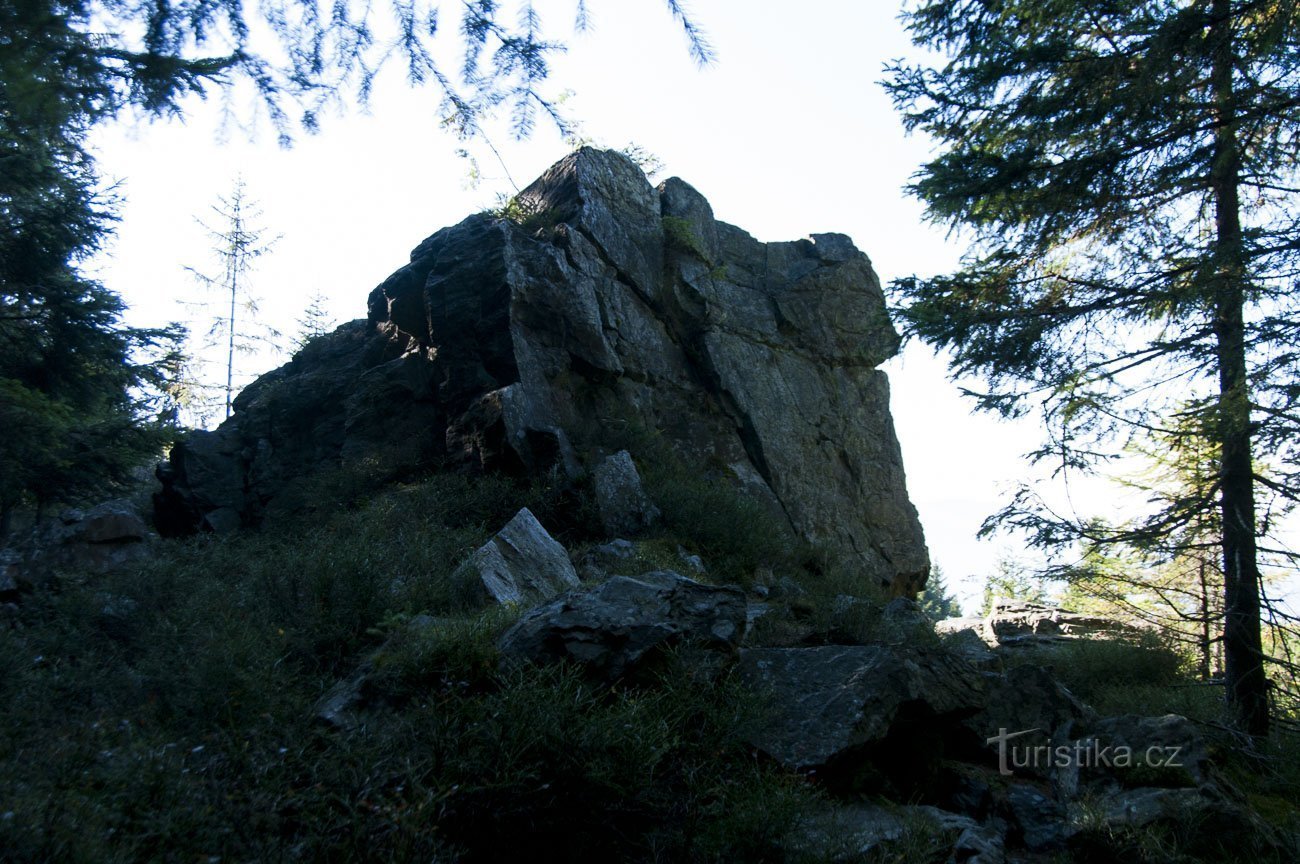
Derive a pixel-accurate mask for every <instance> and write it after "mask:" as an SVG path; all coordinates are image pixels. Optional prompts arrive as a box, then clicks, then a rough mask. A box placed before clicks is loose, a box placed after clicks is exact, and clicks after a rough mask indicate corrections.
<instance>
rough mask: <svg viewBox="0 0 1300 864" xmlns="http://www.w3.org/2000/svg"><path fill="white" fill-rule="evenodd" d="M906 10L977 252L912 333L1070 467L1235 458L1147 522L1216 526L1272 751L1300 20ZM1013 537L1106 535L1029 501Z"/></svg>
mask: <svg viewBox="0 0 1300 864" xmlns="http://www.w3.org/2000/svg"><path fill="white" fill-rule="evenodd" d="M905 18H906V21H907V24H908V27H909V28H910V30H911V33H912V36H913V39H914V41H915V42H916V43H917V44H919V45H922V46H925V47H928V48H932V49H936V50H938V51H940V52H942V54H943V56H944V57H945V58H946V59H945V60H944V61H943V62H942V63H939V64H936V65H934V66H928V65H904V64H896V65H895V66H893V67H891V69H890V71H889V76H890V78H889V81H888V83H887V86H888V87H889V88H890V89H891V91H892V94H893V96H894V99H895V101H896V104H897V105H898V106H899V108H900V109H901V110H902V112H903V115H904V118H905V122H906V124H907V125H908V127H909V128H911V129H919V130H923V131H924V132H926V133H928V134H929V135H931V136H933V137H934V139H935V140H936V141H937V142H938V143H939V144H940V146H941V152H940V154H939V155H938V156H937V157H936V158H935V159H934V160H932V161H930V162H929V163H927V164H926V165H924V166H923V167H922V169H921V170H920V172H919V174H918V175H917V177H916V180H915V182H914V184H913V185H912V187H911V189H912V191H913V192H914V193H915V194H917V195H918V196H919V197H920V198H921V199H922V200H924V202H925V203H926V205H927V207H928V210H929V213H930V214H931V216H932V217H933V218H935V219H936V220H939V221H942V222H946V223H948V224H949V225H951V226H953V227H954V228H957V229H960V230H961V231H965V232H968V233H969V236H970V237H972V238H973V240H974V241H975V242H974V247H973V251H972V252H971V253H970V254H969V255H968V257H967V258H966V259H965V260H964V262H963V265H962V267H961V269H960V270H959V271H958V272H957V273H954V274H951V275H946V276H941V277H937V278H928V279H923V278H911V279H904V280H901V281H900V282H899V283H897V285H898V287H899V288H900V289H901V294H902V304H903V312H902V317H903V321H904V326H905V329H906V330H907V332H908V333H910V334H911V335H913V336H919V337H920V338H922V339H924V340H925V341H927V342H929V343H931V344H932V345H934V346H936V347H941V348H946V349H948V350H949V351H950V352H951V354H952V357H953V363H954V372H955V373H956V374H981V375H983V376H984V377H985V378H986V379H987V380H988V382H989V390H988V392H986V393H983V394H980V395H979V399H980V404H981V406H982V407H985V408H989V409H993V410H997V411H1001V412H1003V413H1006V414H1019V413H1023V412H1025V411H1028V410H1030V409H1031V408H1041V410H1042V411H1043V414H1044V417H1045V420H1046V425H1047V428H1048V429H1049V433H1050V435H1049V440H1048V441H1047V442H1046V444H1045V445H1044V446H1043V448H1042V449H1041V450H1039V451H1037V453H1036V454H1035V456H1036V458H1039V459H1051V460H1054V461H1055V464H1056V465H1057V466H1058V469H1059V470H1063V471H1068V470H1074V469H1080V468H1085V469H1086V468H1088V467H1090V466H1092V465H1094V464H1095V463H1096V461H1097V460H1098V459H1104V458H1106V457H1107V456H1108V455H1110V454H1113V453H1115V452H1116V450H1117V448H1118V446H1119V445H1120V444H1122V443H1123V442H1124V441H1126V440H1128V439H1131V438H1133V437H1135V436H1142V435H1146V434H1148V433H1150V432H1151V431H1153V430H1156V431H1162V432H1176V431H1177V430H1178V429H1180V428H1181V429H1187V430H1190V431H1187V432H1185V433H1184V434H1187V435H1191V436H1195V437H1196V438H1199V439H1203V440H1204V441H1206V442H1209V443H1211V444H1212V445H1213V446H1215V447H1217V448H1218V450H1219V453H1220V463H1219V471H1218V475H1217V477H1216V478H1215V482H1214V484H1213V487H1212V491H1211V492H1210V494H1208V495H1205V496H1200V497H1194V498H1191V499H1186V500H1184V499H1180V500H1177V501H1172V502H1167V503H1166V504H1164V505H1162V506H1160V507H1159V508H1157V509H1156V510H1155V511H1154V512H1152V513H1151V514H1150V516H1149V518H1148V519H1146V520H1145V521H1144V522H1143V523H1142V524H1141V526H1140V530H1141V531H1143V532H1145V533H1148V534H1151V535H1153V536H1160V535H1165V534H1168V533H1169V532H1173V531H1176V530H1178V529H1179V528H1180V527H1181V526H1183V525H1186V524H1187V523H1188V521H1189V520H1191V519H1194V518H1196V515H1197V514H1201V513H1205V512H1206V511H1208V510H1216V511H1217V512H1218V514H1219V519H1220V528H1219V537H1218V538H1217V539H1218V542H1219V546H1220V558H1221V561H1222V565H1223V568H1222V569H1223V579H1224V606H1225V620H1224V657H1225V665H1226V677H1227V691H1228V699H1229V703H1230V704H1231V706H1232V707H1233V708H1234V710H1235V713H1236V715H1237V718H1238V720H1239V722H1240V724H1241V725H1242V727H1243V728H1245V729H1246V730H1248V731H1250V732H1251V733H1254V734H1262V733H1263V732H1265V731H1266V730H1267V728H1268V718H1269V714H1268V698H1267V697H1268V694H1267V684H1266V676H1265V670H1264V663H1265V658H1264V655H1263V653H1262V650H1261V639H1260V586H1259V562H1260V557H1261V555H1263V554H1266V553H1267V551H1268V547H1267V546H1261V545H1260V544H1259V543H1257V534H1258V532H1259V530H1260V527H1261V526H1260V524H1259V520H1258V518H1257V514H1258V512H1259V508H1260V505H1261V504H1263V503H1265V501H1264V499H1265V497H1266V496H1270V495H1273V496H1279V497H1280V498H1281V499H1282V503H1283V504H1289V503H1290V502H1294V501H1295V500H1296V497H1297V493H1296V492H1295V490H1296V488H1297V485H1296V483H1295V479H1296V462H1297V451H1296V441H1297V440H1298V439H1297V436H1296V432H1297V428H1296V427H1297V423H1298V421H1300V411H1298V410H1297V409H1298V408H1300V405H1298V404H1297V400H1300V375H1297V372H1298V371H1300V370H1298V369H1297V366H1298V365H1300V354H1298V353H1297V351H1296V349H1295V345H1296V344H1297V342H1300V314H1298V313H1300V310H1298V309H1297V292H1296V291H1295V290H1294V289H1295V282H1296V276H1297V273H1300V216H1298V215H1297V211H1296V208H1295V207H1294V206H1293V205H1294V196H1295V195H1296V193H1297V191H1298V190H1300V182H1298V181H1300V177H1298V176H1297V175H1298V172H1297V165H1298V163H1300V7H1298V6H1297V5H1296V4H1295V3H1293V2H1282V0H1189V2H1180V3H1170V2H1164V0H1116V2H1105V3H1100V2H1093V0H922V2H920V3H918V4H917V6H916V8H915V9H914V10H913V11H911V12H908V13H907V14H906V15H905ZM1189 399H1190V400H1192V402H1193V408H1191V409H1190V410H1188V409H1186V408H1185V403H1186V402H1187V401H1188V400H1189ZM1180 414H1181V415H1182V416H1183V418H1184V420H1185V422H1177V423H1176V422H1175V420H1174V418H1175V417H1177V416H1179V415H1180ZM1256 455H1266V456H1268V457H1269V460H1268V461H1269V464H1271V465H1272V466H1273V474H1272V475H1271V476H1264V475H1262V474H1258V473H1257V472H1256V466H1255V461H1254V459H1255V456H1256ZM996 521H997V522H999V523H1000V524H1002V525H1009V526H1014V527H1019V528H1024V529H1027V530H1028V531H1029V532H1030V533H1031V536H1032V538H1033V540H1034V541H1035V542H1037V543H1038V544H1040V545H1045V546H1055V545H1059V544H1065V543H1070V542H1072V541H1074V540H1076V539H1077V538H1079V537H1080V536H1081V535H1082V533H1083V528H1084V525H1083V524H1082V523H1080V522H1079V521H1078V520H1074V519H1070V518H1063V517H1061V516H1059V515H1057V514H1055V513H1053V512H1052V511H1050V510H1048V509H1047V508H1046V507H1045V506H1043V505H1042V503H1041V502H1040V501H1039V500H1038V499H1037V498H1036V497H1035V495H1034V493H1033V492H1032V490H1026V491H1023V492H1022V494H1021V495H1019V496H1017V498H1016V499H1015V500H1014V501H1013V502H1012V503H1011V504H1010V505H1009V506H1008V507H1006V508H1005V509H1004V510H1003V511H1002V512H1001V513H1000V514H998V519H997V520H996ZM1093 539H1094V540H1100V539H1104V538H1093ZM1115 539H1117V540H1121V541H1122V540H1125V539H1127V538H1125V537H1119V538H1115Z"/></svg>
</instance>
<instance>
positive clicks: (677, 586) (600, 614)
mask: <svg viewBox="0 0 1300 864" xmlns="http://www.w3.org/2000/svg"><path fill="white" fill-rule="evenodd" d="M744 635H745V595H744V593H743V592H741V591H740V590H738V589H736V588H717V587H714V586H711V585H703V584H701V583H699V582H695V581H694V580H691V579H687V578H686V577H685V576H681V575H678V574H676V573H671V572H668V571H659V572H654V573H645V574H642V575H641V576H638V577H636V578H631V577H627V576H615V577H612V578H611V579H609V580H608V581H606V582H602V583H601V584H599V585H597V586H595V587H594V588H590V589H581V590H577V591H571V592H569V593H567V594H563V595H561V596H560V597H557V598H556V599H555V600H552V601H551V602H550V603H546V604H543V605H541V606H538V607H537V608H536V609H533V610H532V611H531V612H528V613H527V614H525V615H524V617H523V618H521V619H520V620H519V621H518V622H516V623H515V624H514V625H513V626H512V627H511V628H510V629H509V630H507V631H506V632H505V633H504V634H503V635H502V636H501V639H500V642H499V643H498V644H499V647H500V649H501V654H502V656H503V657H505V658H507V659H508V660H511V661H527V662H532V663H553V662H557V661H560V660H567V661H570V662H575V663H579V664H581V665H582V666H583V667H584V669H586V670H587V672H588V673H589V674H590V675H591V676H592V677H595V678H598V679H600V680H603V681H610V682H612V681H615V680H617V679H619V678H623V677H625V676H627V675H629V674H631V673H633V672H634V671H636V670H637V668H638V667H640V666H642V665H643V664H644V663H646V662H647V660H648V659H649V658H651V657H654V656H659V655H662V653H663V652H664V651H666V650H669V649H679V650H681V651H684V652H687V653H689V654H690V655H691V656H690V657H688V660H689V662H690V664H691V665H692V666H693V667H694V668H695V669H697V670H700V671H701V672H703V673H704V674H712V673H714V672H717V671H719V670H721V669H722V668H723V667H724V666H726V665H727V663H729V661H731V660H733V659H734V657H735V654H736V649H737V648H738V646H739V645H740V641H741V639H742V638H743V637H744Z"/></svg>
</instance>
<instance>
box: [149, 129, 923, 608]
mask: <svg viewBox="0 0 1300 864" xmlns="http://www.w3.org/2000/svg"><path fill="white" fill-rule="evenodd" d="M516 204H517V208H516V209H518V210H519V211H521V212H523V213H525V214H527V215H526V217H525V218H522V219H518V220H514V221H512V220H509V219H504V218H496V217H494V216H491V215H488V214H479V215H476V216H471V217H470V218H468V219H466V220H465V221H464V222H461V223H460V224H459V225H455V226H453V227H450V228H446V229H443V230H442V231H439V232H438V233H436V234H434V235H433V236H431V237H429V238H428V239H427V240H425V241H424V242H423V243H421V244H420V245H419V246H417V247H416V249H415V250H414V252H412V254H411V260H410V263H409V264H407V265H406V266H404V267H402V268H401V269H399V270H398V271H397V272H395V273H393V275H392V276H390V277H389V278H388V279H387V280H385V281H384V282H383V283H382V284H381V285H380V286H379V287H378V288H376V289H375V290H374V291H372V292H371V294H370V297H369V302H368V312H369V315H368V318H367V319H366V320H363V321H356V322H353V323H351V324H347V325H344V326H343V327H341V328H339V330H337V331H336V332H335V333H334V334H332V335H330V336H327V337H323V338H321V339H318V340H315V341H314V342H313V343H312V344H311V345H309V346H308V347H307V348H306V349H304V350H303V351H302V352H301V353H300V354H299V355H298V356H296V357H294V359H293V360H292V361H291V362H290V363H289V364H287V365H286V366H284V367H282V368H280V369H278V370H276V371H274V372H271V373H269V374H268V375H265V376H263V377H262V378H261V379H259V380H258V381H257V382H256V383H255V384H253V385H252V386H250V387H249V388H247V389H246V390H245V391H244V392H243V393H242V394H241V395H240V397H239V399H238V400H237V401H236V404H235V408H236V413H235V414H234V416H233V417H232V418H231V419H230V420H229V421H227V422H226V423H224V424H223V425H222V426H221V428H220V429H218V430H216V431H215V432H211V433H196V434H195V435H193V436H191V437H190V439H189V440H187V441H186V442H184V443H182V444H181V445H180V446H178V447H177V448H176V449H175V450H174V451H173V454H172V456H171V460H170V462H169V463H168V464H167V465H165V466H164V467H163V468H162V469H161V471H160V477H161V479H162V481H163V486H164V488H163V491H162V492H161V493H160V494H159V495H158V500H157V511H158V522H159V525H160V527H161V528H162V529H163V530H164V531H165V532H166V533H184V532H187V531H194V530H218V531H219V530H227V529H230V528H233V527H236V526H238V525H241V524H242V525H250V524H257V523H259V522H261V521H263V520H264V519H267V518H271V517H273V516H274V514H275V513H276V511H277V509H292V507H294V506H298V505H300V504H301V503H302V502H301V498H302V496H303V495H307V494H309V493H307V492H305V491H304V490H305V489H306V488H308V487H306V486H304V482H305V481H304V478H306V477H309V476H310V475H311V474H312V473H313V472H316V471H319V470H322V469H335V468H338V467H340V466H344V467H346V466H358V465H362V466H370V465H374V466H377V467H376V468H375V470H378V471H381V472H382V471H392V472H401V471H402V470H406V469H410V468H415V467H420V466H428V465H432V464H439V465H446V466H451V467H455V468H461V469H467V468H468V469H473V470H500V471H507V472H512V473H516V474H529V473H541V472H546V471H551V470H560V471H563V472H564V473H565V474H567V475H568V476H577V475H579V474H581V473H583V472H587V471H593V470H594V469H595V467H596V466H597V465H598V464H599V463H600V461H601V460H602V459H604V458H606V457H607V456H609V455H610V454H611V453H614V452H616V451H618V450H619V449H621V447H620V446H616V445H611V444H610V443H608V438H609V433H610V432H611V431H612V430H613V429H614V428H626V427H627V426H628V424H635V425H638V426H640V427H642V428H645V429H647V430H650V431H652V432H654V433H655V434H656V435H657V436H659V438H660V439H661V440H663V441H665V442H667V443H668V444H669V445H670V446H671V448H672V451H673V452H674V453H675V456H676V458H679V459H680V460H682V462H683V463H684V464H686V465H687V466H688V467H690V468H691V469H692V470H696V471H697V472H698V473H700V474H702V475H711V476H714V477H715V478H716V479H717V480H718V482H726V483H730V484H732V485H734V486H736V487H737V488H739V489H742V490H743V491H744V492H745V493H746V494H749V495H752V496H754V497H755V498H756V499H758V500H759V501H760V502H761V503H763V504H764V506H766V507H767V508H768V509H769V510H770V511H771V512H772V513H773V514H774V515H775V516H776V517H777V519H778V521H779V523H781V524H782V525H784V526H785V528H787V529H788V530H789V532H790V534H791V535H792V537H801V538H806V539H815V540H818V541H821V542H823V543H824V544H825V545H826V546H827V547H829V548H830V549H831V550H833V551H834V552H836V553H837V554H839V555H840V556H841V557H842V558H843V559H845V560H846V561H848V562H849V563H852V564H853V565H854V566H855V567H856V568H857V569H859V570H860V572H862V573H863V575H864V577H865V578H873V579H876V580H878V581H879V582H881V583H882V584H885V585H888V586H891V587H892V590H894V591H895V593H899V594H905V593H910V592H913V591H915V590H918V589H919V588H920V587H921V585H922V584H923V583H924V580H925V576H926V574H927V572H928V569H929V561H928V556H927V552H926V549H925V542H924V538H923V536H922V531H921V527H920V524H919V522H918V520H917V515H916V511H915V509H914V508H913V506H912V504H911V503H910V501H909V500H908V497H907V491H906V486H905V480H904V475H903V465H902V459H901V456H900V452H899V446H898V442H897V440H896V438H895V435H894V429H893V422H892V419H891V417H890V413H889V387H888V383H887V381H886V378H885V375H884V373H883V372H881V371H879V370H878V369H877V368H876V367H877V366H878V365H879V364H880V363H881V362H883V361H884V360H886V359H888V358H889V357H891V356H892V355H893V354H894V353H895V352H896V351H897V349H898V344H899V340H898V336H897V334H896V332H895V331H894V328H893V326H892V325H891V323H890V321H889V318H888V315H887V314H886V311H885V304H884V298H883V295H882V293H881V289H880V283H879V280H878V279H877V277H876V275H875V273H874V272H873V270H872V268H871V263H870V261H868V260H867V257H866V256H865V255H864V254H862V253H861V252H859V251H858V250H857V249H856V248H855V247H854V246H853V244H852V242H850V240H849V239H848V238H847V237H845V236H843V235H840V234H815V235H812V236H811V237H810V238H808V239H805V240H798V241H794V242H783V243H762V242H759V241H758V240H756V239H754V238H753V237H751V236H750V235H748V234H746V233H745V232H744V231H742V230H741V229H739V228H736V227H734V226H732V225H728V224H727V223H725V222H720V221H718V220H716V219H714V218H713V214H712V210H711V208H710V206H709V204H708V202H707V201H706V200H705V199H704V197H703V196H701V195H700V194H699V193H698V192H696V191H695V190H694V189H693V188H692V187H691V186H689V185H688V184H686V183H684V182H683V181H681V180H678V179H675V178H674V179H670V180H667V181H665V182H664V183H662V184H661V185H660V186H659V187H658V188H655V187H652V186H651V185H650V183H649V182H648V181H647V179H646V177H645V175H644V174H643V173H642V172H641V171H640V169H638V168H637V167H636V166H635V165H634V164H633V163H632V162H631V161H630V160H628V159H627V158H625V157H624V156H622V155H620V154H617V153H612V152H605V151H599V150H593V149H582V150H578V151H576V152H575V153H573V154H571V155H569V156H568V157H566V158H565V159H563V160H561V161H560V162H559V163H557V164H556V165H554V166H553V167H552V168H550V169H549V170H548V171H547V172H546V173H545V174H544V175H543V176H542V177H541V178H539V179H538V180H537V181H535V182H534V183H533V184H532V185H531V186H529V187H528V188H527V189H525V190H524V192H523V193H521V194H520V195H519V196H518V198H517V200H516Z"/></svg>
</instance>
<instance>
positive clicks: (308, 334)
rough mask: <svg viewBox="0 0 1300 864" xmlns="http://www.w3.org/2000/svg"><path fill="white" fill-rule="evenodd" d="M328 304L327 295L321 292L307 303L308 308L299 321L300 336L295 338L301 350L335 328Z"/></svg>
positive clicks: (314, 294)
mask: <svg viewBox="0 0 1300 864" xmlns="http://www.w3.org/2000/svg"><path fill="white" fill-rule="evenodd" d="M326 303H327V300H326V298H325V295H324V294H323V293H321V292H320V291H319V290H317V291H316V292H315V293H313V294H312V295H311V299H310V300H308V301H307V308H306V309H304V310H302V317H301V318H299V319H298V335H297V336H295V337H294V344H295V345H296V346H297V347H298V348H299V349H302V348H305V347H306V346H307V343H308V342H311V341H312V340H313V339H315V338H317V337H320V336H324V335H325V334H327V333H329V332H330V329H331V328H332V327H333V326H334V322H333V319H332V318H331V317H330V313H329V309H328V308H327V305H326Z"/></svg>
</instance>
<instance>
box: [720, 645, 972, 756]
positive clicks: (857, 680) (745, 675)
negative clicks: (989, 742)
mask: <svg viewBox="0 0 1300 864" xmlns="http://www.w3.org/2000/svg"><path fill="white" fill-rule="evenodd" d="M738 671H739V673H740V675H741V676H742V680H744V681H745V682H746V683H747V684H748V685H749V686H750V687H751V688H753V689H754V690H756V691H758V692H759V693H762V694H765V695H766V696H767V702H768V707H767V711H766V715H765V719H764V722H763V723H762V724H760V725H759V726H758V727H756V728H755V730H754V731H753V732H752V734H751V738H750V740H751V743H752V744H753V745H754V746H755V747H757V748H758V749H760V750H762V751H763V752H765V753H767V754H768V755H769V756H771V757H773V758H774V759H776V760H777V761H779V762H781V763H782V764H784V765H786V766H788V767H790V768H794V769H796V770H800V771H821V772H822V773H823V775H829V774H852V773H853V772H855V771H857V770H859V769H860V768H861V767H863V765H864V764H865V763H867V762H871V761H873V760H874V761H877V762H878V763H880V764H883V763H884V762H885V761H888V760H889V759H890V758H891V756H898V757H900V758H903V759H909V758H913V757H915V759H916V760H917V761H915V762H913V764H911V765H908V766H904V765H899V766H897V767H899V768H900V769H902V770H904V771H910V772H914V773H915V772H917V771H918V769H920V768H921V767H922V766H921V765H920V762H921V761H922V760H923V759H924V760H931V759H938V758H940V757H941V756H942V752H941V750H942V746H943V738H944V736H945V735H946V734H947V732H948V731H949V730H952V729H955V728H957V727H958V726H959V725H960V724H959V722H958V721H960V720H961V719H962V718H963V717H966V716H969V715H971V714H974V713H975V712H977V711H979V710H980V708H982V707H983V705H984V682H983V680H982V678H981V676H980V673H978V672H976V671H975V669H974V668H973V667H971V666H970V664H968V663H966V662H965V661H964V660H962V659H961V658H959V657H957V656H955V655H953V654H950V653H948V652H945V651H935V650H921V649H908V648H905V647H902V646H888V645H826V646H820V647H814V648H752V649H748V650H746V651H743V652H741V659H740V666H739V670H738ZM886 744H888V745H889V746H887V747H883V748H882V747H881V745H886ZM891 749H892V750H893V751H894V753H892V754H891V753H890V752H888V751H889V750H891ZM927 749H928V750H929V752H924V751H926V750H927Z"/></svg>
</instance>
